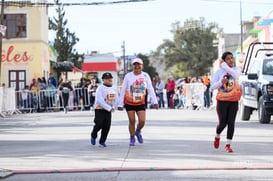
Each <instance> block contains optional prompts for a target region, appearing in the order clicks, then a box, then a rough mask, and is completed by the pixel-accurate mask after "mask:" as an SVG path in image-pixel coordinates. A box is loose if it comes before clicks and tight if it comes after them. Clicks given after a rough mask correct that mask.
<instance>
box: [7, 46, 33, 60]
mask: <svg viewBox="0 0 273 181" xmlns="http://www.w3.org/2000/svg"><path fill="white" fill-rule="evenodd" d="M32 60H33V57H32V56H31V55H28V52H27V51H25V52H23V53H21V54H20V53H16V52H14V46H10V47H9V48H8V51H4V50H3V51H2V62H17V63H18V62H28V61H32Z"/></svg>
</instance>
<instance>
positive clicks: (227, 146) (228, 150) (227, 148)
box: [225, 144, 233, 152]
mask: <svg viewBox="0 0 273 181" xmlns="http://www.w3.org/2000/svg"><path fill="white" fill-rule="evenodd" d="M225 149H226V151H227V152H233V150H232V149H231V148H230V145H228V144H227V145H226V147H225Z"/></svg>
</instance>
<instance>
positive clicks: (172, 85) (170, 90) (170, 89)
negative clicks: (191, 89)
mask: <svg viewBox="0 0 273 181" xmlns="http://www.w3.org/2000/svg"><path fill="white" fill-rule="evenodd" d="M174 90H175V81H174V80H173V78H172V77H170V78H169V79H168V82H167V85H166V91H167V102H168V108H173V106H172V105H171V103H170V98H171V96H172V95H173V94H174Z"/></svg>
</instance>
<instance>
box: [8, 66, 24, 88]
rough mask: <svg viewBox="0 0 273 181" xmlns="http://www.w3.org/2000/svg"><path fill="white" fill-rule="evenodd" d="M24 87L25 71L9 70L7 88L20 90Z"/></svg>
mask: <svg viewBox="0 0 273 181" xmlns="http://www.w3.org/2000/svg"><path fill="white" fill-rule="evenodd" d="M25 86H26V71H25V70H10V71H9V87H12V88H15V90H22V89H24V88H25Z"/></svg>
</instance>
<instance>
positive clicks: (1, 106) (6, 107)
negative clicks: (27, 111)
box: [0, 87, 20, 117]
mask: <svg viewBox="0 0 273 181" xmlns="http://www.w3.org/2000/svg"><path fill="white" fill-rule="evenodd" d="M15 102H16V99H15V89H14V88H3V87H1V88H0V115H1V116H2V117H6V116H9V115H12V114H14V113H20V111H18V110H17V109H16V104H15Z"/></svg>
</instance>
